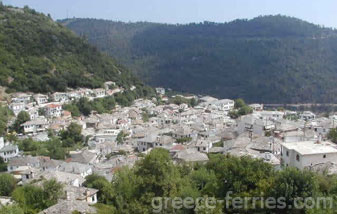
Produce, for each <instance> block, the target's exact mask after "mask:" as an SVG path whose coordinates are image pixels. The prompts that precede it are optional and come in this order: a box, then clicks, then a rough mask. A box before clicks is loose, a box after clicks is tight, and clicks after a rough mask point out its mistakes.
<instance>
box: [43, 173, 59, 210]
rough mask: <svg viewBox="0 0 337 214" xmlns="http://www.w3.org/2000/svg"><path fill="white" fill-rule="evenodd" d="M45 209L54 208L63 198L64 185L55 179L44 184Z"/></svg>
mask: <svg viewBox="0 0 337 214" xmlns="http://www.w3.org/2000/svg"><path fill="white" fill-rule="evenodd" d="M42 187H43V190H44V191H43V192H44V194H43V195H44V203H45V207H50V206H53V205H54V204H56V203H57V201H58V199H59V198H60V197H61V196H63V185H62V184H61V183H58V182H57V181H56V180H55V179H51V180H47V181H44V182H43V184H42Z"/></svg>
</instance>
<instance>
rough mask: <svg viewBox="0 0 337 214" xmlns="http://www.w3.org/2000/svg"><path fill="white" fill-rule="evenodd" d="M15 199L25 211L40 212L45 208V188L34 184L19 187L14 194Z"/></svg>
mask: <svg viewBox="0 0 337 214" xmlns="http://www.w3.org/2000/svg"><path fill="white" fill-rule="evenodd" d="M12 197H13V199H14V200H15V201H16V202H17V203H18V204H19V206H20V207H21V208H22V209H23V210H24V212H25V213H38V212H39V211H41V210H43V209H45V208H46V207H45V205H44V192H43V189H42V188H40V187H37V186H33V185H30V184H29V185H24V186H22V187H18V188H16V189H15V191H14V192H13V194H12Z"/></svg>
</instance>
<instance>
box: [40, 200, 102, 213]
mask: <svg viewBox="0 0 337 214" xmlns="http://www.w3.org/2000/svg"><path fill="white" fill-rule="evenodd" d="M74 211H79V212H80V213H83V214H95V213H97V211H96V208H95V207H92V206H89V205H88V204H87V203H86V202H83V201H76V200H69V201H60V202H59V203H57V204H55V205H54V206H51V207H49V208H48V209H45V210H43V211H41V212H39V214H72V213H73V212H74Z"/></svg>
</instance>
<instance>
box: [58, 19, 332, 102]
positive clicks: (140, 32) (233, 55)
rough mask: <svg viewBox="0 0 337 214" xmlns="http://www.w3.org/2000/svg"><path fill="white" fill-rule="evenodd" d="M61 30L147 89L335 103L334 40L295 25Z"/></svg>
mask: <svg viewBox="0 0 337 214" xmlns="http://www.w3.org/2000/svg"><path fill="white" fill-rule="evenodd" d="M61 22H62V23H63V24H64V25H66V26H67V27H69V28H70V29H72V30H73V31H74V32H76V33H77V34H79V35H83V36H86V37H87V38H88V41H89V42H90V43H92V44H94V45H96V46H97V47H98V48H99V49H101V50H103V51H106V52H107V53H109V54H110V55H112V56H114V57H116V58H117V59H119V60H121V61H122V62H123V63H125V64H126V65H128V66H129V68H130V69H131V70H133V71H134V72H135V73H137V74H138V75H139V76H140V77H142V78H143V79H144V80H146V81H147V82H148V83H150V84H152V85H153V86H164V87H169V88H172V89H174V90H179V91H185V92H193V93H201V94H210V95H215V96H218V97H227V98H235V97H242V98H244V99H246V100H247V101H249V102H265V103H297V102H337V96H335V95H336V94H337V84H336V83H335V80H336V78H337V37H336V35H337V32H336V31H334V30H332V29H328V28H323V27H320V26H317V25H314V24H310V23H308V22H305V21H302V20H299V19H296V18H290V17H285V16H264V17H258V18H255V19H252V20H236V21H233V22H229V23H222V24H220V23H210V22H204V23H199V24H188V25H167V24H154V23H121V22H112V21H104V20H95V19H69V20H63V21H61Z"/></svg>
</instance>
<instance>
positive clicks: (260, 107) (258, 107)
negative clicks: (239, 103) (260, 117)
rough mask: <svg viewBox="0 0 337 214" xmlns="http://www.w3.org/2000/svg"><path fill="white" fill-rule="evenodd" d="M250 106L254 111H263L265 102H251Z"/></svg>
mask: <svg viewBox="0 0 337 214" xmlns="http://www.w3.org/2000/svg"><path fill="white" fill-rule="evenodd" d="M249 107H251V108H252V109H253V110H254V111H263V104H258V103H254V104H250V105H249Z"/></svg>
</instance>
